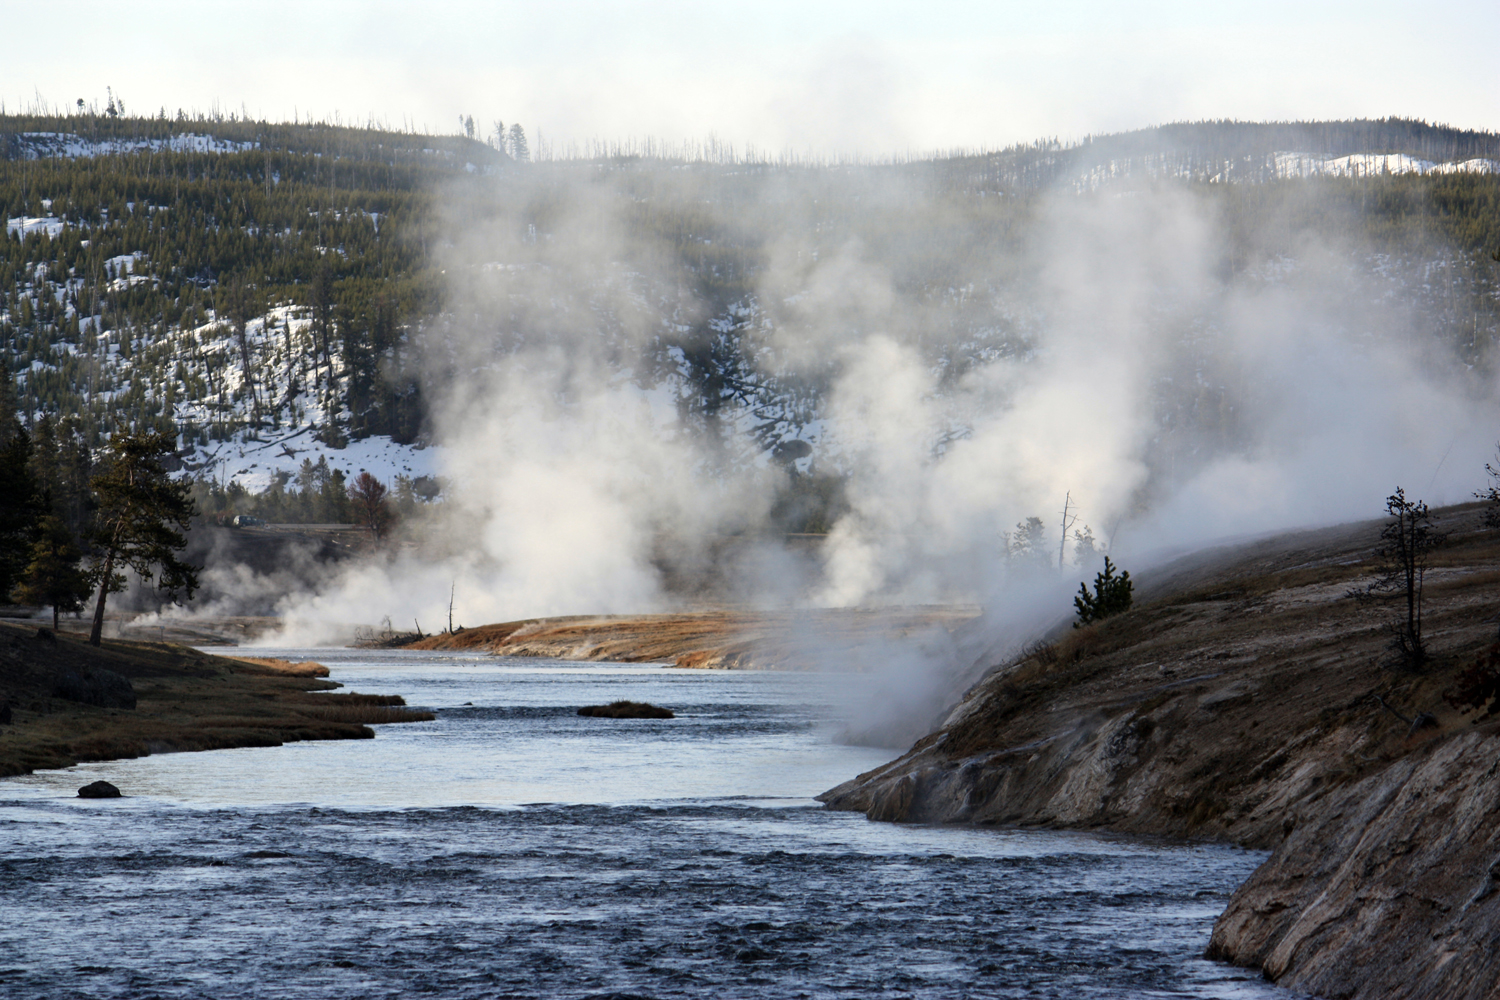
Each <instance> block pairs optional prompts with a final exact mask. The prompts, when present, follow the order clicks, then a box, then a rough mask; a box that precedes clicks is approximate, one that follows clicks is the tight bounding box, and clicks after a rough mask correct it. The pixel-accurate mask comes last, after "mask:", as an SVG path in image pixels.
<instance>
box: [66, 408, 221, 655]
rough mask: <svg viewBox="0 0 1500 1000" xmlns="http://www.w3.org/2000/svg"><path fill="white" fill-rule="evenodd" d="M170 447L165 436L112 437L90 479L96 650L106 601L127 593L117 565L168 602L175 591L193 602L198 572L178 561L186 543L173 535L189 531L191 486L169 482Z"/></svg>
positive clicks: (101, 633)
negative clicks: (94, 512)
mask: <svg viewBox="0 0 1500 1000" xmlns="http://www.w3.org/2000/svg"><path fill="white" fill-rule="evenodd" d="M173 443H174V442H173V440H172V439H171V438H170V437H168V436H167V435H165V434H156V433H146V434H116V435H115V437H114V439H113V440H111V441H110V443H109V460H108V463H107V465H106V467H105V470H104V471H103V472H101V473H100V474H99V475H97V476H95V477H94V481H93V487H94V493H95V495H96V496H97V498H98V502H99V516H98V521H97V524H96V526H95V530H94V541H95V543H96V544H97V545H98V546H99V553H100V554H99V557H98V559H99V564H98V567H97V578H98V581H99V599H98V602H97V603H96V604H95V606H94V627H93V630H92V631H91V632H90V633H89V642H90V643H92V644H93V645H95V646H97V645H99V643H100V640H101V639H102V637H103V635H104V605H105V601H106V599H107V597H108V595H109V594H111V593H118V592H119V591H121V590H124V589H125V576H124V574H122V573H118V572H117V571H116V566H117V565H119V566H128V567H129V568H130V569H133V570H135V572H136V574H137V575H138V576H140V578H141V579H142V581H144V582H146V583H148V584H151V583H154V584H155V586H156V589H157V590H158V591H161V592H163V593H165V594H166V595H167V596H168V597H175V596H176V594H177V592H178V591H183V592H184V593H185V594H186V596H188V597H192V596H193V591H195V590H196V589H197V588H198V569H199V567H196V566H192V565H189V564H188V563H185V562H182V561H181V560H179V559H178V558H177V553H178V552H179V551H181V549H182V548H183V547H184V546H185V545H186V544H187V539H186V538H185V537H183V535H182V533H181V532H180V531H178V530H176V529H178V528H186V527H187V526H188V521H189V520H190V519H191V518H192V516H193V514H194V507H193V498H192V484H191V483H189V482H188V481H187V480H185V479H184V480H174V479H172V478H170V477H169V476H168V475H167V472H166V469H165V468H164V467H163V465H162V459H163V458H164V457H165V456H167V455H169V454H171V452H172V446H173Z"/></svg>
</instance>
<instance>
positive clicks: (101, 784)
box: [78, 781, 120, 799]
mask: <svg viewBox="0 0 1500 1000" xmlns="http://www.w3.org/2000/svg"><path fill="white" fill-rule="evenodd" d="M78 797H79V798H80V799H118V798H119V797H120V790H119V789H118V788H116V787H115V786H114V785H111V784H110V783H109V782H107V781H95V782H92V783H90V784H87V785H84V786H83V787H82V788H80V789H78Z"/></svg>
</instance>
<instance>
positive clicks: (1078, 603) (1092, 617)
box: [1073, 556, 1135, 628]
mask: <svg viewBox="0 0 1500 1000" xmlns="http://www.w3.org/2000/svg"><path fill="white" fill-rule="evenodd" d="M1134 587H1135V584H1133V583H1131V582H1130V572H1129V571H1128V570H1127V571H1125V572H1124V573H1121V574H1120V575H1119V576H1116V575H1115V564H1114V563H1113V562H1111V561H1110V558H1109V556H1105V557H1104V572H1102V573H1100V574H1099V575H1097V576H1095V577H1094V592H1093V593H1092V594H1090V593H1089V588H1088V587H1087V585H1085V584H1082V583H1080V584H1079V585H1078V596H1077V597H1075V598H1073V607H1074V608H1076V609H1077V611H1078V621H1076V622H1074V623H1073V627H1074V628H1082V627H1083V626H1084V625H1087V624H1089V623H1090V622H1097V621H1102V620H1104V619H1105V618H1108V617H1110V616H1111V615H1117V614H1120V613H1121V612H1122V611H1128V610H1130V602H1131V601H1132V600H1133V599H1134V598H1133V597H1132V596H1131V591H1132V590H1133V589H1134Z"/></svg>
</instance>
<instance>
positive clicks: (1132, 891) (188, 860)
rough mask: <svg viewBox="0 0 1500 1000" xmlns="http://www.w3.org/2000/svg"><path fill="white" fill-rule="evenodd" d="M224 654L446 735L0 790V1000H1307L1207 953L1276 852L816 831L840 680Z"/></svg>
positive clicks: (820, 826)
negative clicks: (610, 712)
mask: <svg viewBox="0 0 1500 1000" xmlns="http://www.w3.org/2000/svg"><path fill="white" fill-rule="evenodd" d="M238 652H239V653H240V654H242V655H269V656H285V657H289V658H293V659H297V658H309V659H317V660H318V661H319V662H322V663H325V664H327V665H328V666H329V668H330V669H331V670H332V676H333V679H335V680H338V681H341V682H343V683H344V684H346V685H347V686H348V688H349V689H351V690H356V691H362V692H367V693H399V694H402V695H404V696H406V698H407V701H408V703H410V704H412V705H413V706H420V707H426V708H431V709H432V710H433V711H435V712H436V714H437V719H436V721H433V722H425V723H416V724H406V725H394V726H380V727H376V729H377V732H378V735H377V738H376V739H374V740H357V741H347V742H325V743H299V744H289V745H287V746H284V747H280V748H275V749H246V750H224V751H215V752H211V753H184V754H164V755H157V756H152V757H146V758H143V759H140V760H133V761H116V762H107V763H97V764H86V765H80V766H78V767H75V768H71V769H69V770H67V771H51V772H43V773H39V774H35V775H29V776H26V777H21V778H10V779H5V780H3V781H0V827H3V835H0V913H3V915H4V919H3V921H0V995H3V996H15V997H47V998H72V997H79V998H83V997H88V998H117V997H118V998H123V997H132V998H136V997H139V998H146V997H159V998H173V1000H176V998H194V1000H198V998H204V1000H207V998H213V1000H236V998H262V997H264V998H282V997H296V998H340V1000H343V998H353V997H368V998H387V997H389V998H396V997H403V998H404V997H412V996H433V997H456V998H468V997H476V998H478V997H485V998H489V997H598V998H602V997H616V998H624V997H627V996H635V997H661V998H665V997H717V996H722V997H750V998H761V997H764V998H778V1000H779V998H790V997H944V998H946V997H1058V998H1069V1000H1076V998H1083V997H1101V998H1102V997H1109V998H1118V997H1223V998H1231V997H1232V998H1262V997H1265V998H1270V997H1278V998H1283V1000H1286V998H1289V997H1291V996H1292V994H1290V993H1288V992H1287V991H1284V990H1278V989H1276V988H1274V987H1272V986H1270V985H1268V984H1266V983H1265V982H1263V981H1262V980H1261V979H1260V978H1259V976H1258V975H1257V974H1255V973H1253V972H1250V971H1247V970H1242V969H1237V968H1233V967H1230V966H1225V965H1220V964H1218V963H1213V962H1208V961H1205V960H1204V959H1202V958H1201V957H1200V956H1201V954H1202V951H1203V948H1204V946H1205V945H1206V943H1207V941H1208V935H1209V931H1210V928H1211V926H1212V923H1213V919H1214V917H1215V916H1216V915H1217V914H1218V913H1219V911H1220V910H1221V909H1223V907H1224V904H1225V902H1226V900H1227V898H1228V895H1229V893H1230V892H1231V891H1232V890H1233V889H1234V887H1235V886H1236V885H1238V884H1239V883H1240V882H1241V881H1242V880H1243V879H1244V878H1245V877H1246V876H1247V875H1248V874H1249V873H1250V872H1251V871H1252V870H1253V869H1254V868H1255V867H1256V865H1258V864H1259V863H1260V861H1261V860H1262V859H1263V858H1264V855H1263V854H1260V853H1257V852H1252V851H1244V850H1239V849H1237V848H1232V847H1226V846H1218V845H1201V844H1194V845H1185V844H1175V843H1166V842H1150V841H1142V840H1139V839H1131V838H1122V837H1113V836H1102V835H1096V834H1089V833H1072V832H1038V831H1006V830H976V829H966V828H952V827H922V826H905V825H899V826H898V825H891V824H884V823H871V822H869V821H867V820H866V819H865V818H864V817H863V816H861V815H857V814H850V813H834V812H827V811H825V810H823V809H822V808H821V807H820V806H819V805H818V804H817V803H816V802H814V801H813V800H812V798H811V796H813V795H815V794H816V793H818V792H820V791H822V790H824V789H826V788H828V787H830V786H832V785H834V784H837V783H838V782H840V781H842V780H844V779H846V778H848V777H850V776H852V775H854V774H856V773H859V772H860V771H863V770H867V769H869V768H871V767H873V766H876V765H878V764H880V763H883V762H884V761H885V760H888V759H890V757H891V756H893V755H892V754H891V753H890V752H889V751H880V750H872V749H869V748H861V747H851V746H844V745H840V744H839V743H837V742H836V741H835V736H836V732H837V727H836V725H835V723H834V722H833V720H834V719H835V718H836V717H837V715H838V706H839V705H840V704H841V703H845V702H846V701H847V700H848V698H849V695H850V691H851V688H852V687H854V686H857V684H858V680H857V679H855V678H851V677H849V676H845V675H837V674H811V673H762V672H738V671H735V672H730V671H697V670H678V669H674V668H666V667H659V666H650V665H631V664H610V663H603V664H602V663H567V662H557V661H543V660H516V659H496V658H492V657H487V656H482V655H453V654H446V653H418V652H409V651H372V650H348V649H337V650H329V649H317V650H286V649H277V650H253V649H245V648H241V649H239V650H238ZM616 698H630V699H633V700H640V701H650V702H652V703H654V704H659V705H664V706H667V707H669V708H671V709H673V710H674V711H676V712H677V714H678V717H677V718H675V719H672V720H661V721H649V720H609V719H588V718H580V717H579V716H578V715H577V714H576V710H577V708H578V707H579V706H580V705H586V704H599V703H603V702H607V701H611V700H614V699H616ZM99 778H103V779H106V780H109V781H111V782H113V783H114V784H116V785H118V786H119V787H120V788H121V789H122V790H123V791H124V792H125V794H126V796H128V797H127V798H124V799H118V800H103V801H99V800H83V799H78V798H76V797H75V793H76V791H77V789H78V787H79V786H80V785H83V784H86V783H87V782H89V781H93V780H95V779H99Z"/></svg>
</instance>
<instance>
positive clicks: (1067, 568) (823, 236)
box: [280, 161, 1500, 669]
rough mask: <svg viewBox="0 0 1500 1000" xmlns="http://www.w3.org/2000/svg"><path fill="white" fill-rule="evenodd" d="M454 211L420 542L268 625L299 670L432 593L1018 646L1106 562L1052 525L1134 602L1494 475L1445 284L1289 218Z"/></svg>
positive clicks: (744, 202)
mask: <svg viewBox="0 0 1500 1000" xmlns="http://www.w3.org/2000/svg"><path fill="white" fill-rule="evenodd" d="M1278 190H1281V189H1278ZM1287 190H1292V189H1290V188H1289V189H1287ZM440 205H441V210H442V213H443V223H442V226H441V228H440V232H441V234H442V237H443V239H444V241H445V242H444V243H443V250H442V262H443V264H444V266H445V272H444V273H445V277H446V281H447V294H448V298H447V301H446V302H445V303H444V309H443V311H442V314H441V317H440V320H439V321H437V322H436V323H435V324H434V325H433V326H432V327H431V328H429V329H427V330H425V331H422V334H421V336H420V338H418V340H417V343H418V345H419V346H420V348H421V352H422V353H421V364H422V366H423V368H424V370H425V372H426V385H427V395H428V398H429V399H430V400H432V401H434V406H433V411H434V412H433V421H434V425H433V439H434V441H435V442H437V443H438V444H439V445H440V446H441V448H442V459H441V465H442V474H443V476H444V478H445V480H446V482H447V483H448V490H447V494H446V503H445V505H444V511H443V515H442V519H441V522H440V525H439V528H438V532H437V536H438V538H439V539H440V541H438V542H436V543H434V542H432V541H431V540H429V544H427V545H426V546H425V547H423V548H422V549H421V550H419V551H410V550H406V551H404V553H403V554H400V555H387V556H383V557H380V558H376V559H372V560H368V561H364V562H361V563H358V564H355V565H353V566H351V567H349V568H347V569H346V570H343V571H342V573H341V575H340V576H339V577H338V578H337V579H336V580H333V581H330V582H328V583H327V584H326V585H324V586H323V587H322V588H321V589H319V590H318V591H317V592H316V593H313V594H308V593H301V592H299V593H296V594H294V595H292V596H290V597H288V598H287V599H285V600H283V601H282V602H281V605H280V611H281V612H282V613H283V614H284V615H285V617H286V619H287V633H286V641H289V642H296V641H318V640H319V639H320V638H326V637H330V636H331V635H333V634H334V633H333V632H332V631H331V630H330V628H329V625H330V623H356V622H367V623H370V622H374V621H378V620H379V619H380V618H382V617H383V616H386V615H389V616H390V618H391V619H392V620H393V621H395V622H397V623H398V624H399V623H405V622H409V621H412V620H414V619H415V620H419V621H421V622H424V623H431V622H441V621H444V620H445V619H446V615H447V610H448V603H449V599H450V594H451V595H452V596H453V600H454V614H455V617H456V620H457V621H459V622H462V623H465V624H470V625H472V624H477V623H481V622H490V621H505V620H514V619H517V618H522V617H530V616H542V615H559V614H592V613H633V612H647V611H658V610H666V609H673V608H682V607H699V606H703V604H704V603H705V602H709V603H714V602H731V603H736V604H748V605H751V606H774V607H785V606H792V607H798V606H801V607H830V606H832V607H838V606H854V605H877V604H923V603H945V602H946V603H974V604H982V605H984V606H985V607H986V609H987V611H988V613H989V618H988V627H989V629H990V632H991V637H990V638H991V641H990V642H988V644H987V646H988V648H1000V647H1003V646H1005V645H1006V643H1007V642H1008V643H1009V644H1010V646H1012V647H1013V646H1015V645H1016V644H1018V643H1020V642H1022V641H1024V640H1025V639H1027V638H1029V637H1030V636H1032V635H1034V634H1036V633H1037V632H1039V631H1040V630H1042V629H1045V628H1046V627H1049V626H1050V625H1052V624H1053V623H1055V622H1057V621H1058V620H1059V619H1061V618H1062V617H1064V616H1065V615H1066V613H1067V610H1068V608H1069V606H1070V604H1069V596H1068V595H1069V593H1070V592H1072V591H1074V590H1076V587H1077V583H1078V581H1079V580H1080V579H1087V578H1091V577H1092V574H1093V573H1094V572H1095V571H1097V569H1098V568H1099V567H1098V556H1097V555H1095V554H1091V553H1090V552H1089V551H1087V549H1086V548H1084V549H1081V548H1080V546H1079V543H1078V540H1077V538H1076V537H1075V536H1074V535H1073V534H1072V533H1070V534H1069V536H1068V537H1067V538H1064V537H1063V536H1062V532H1061V524H1060V521H1061V511H1062V508H1063V504H1064V500H1065V498H1067V500H1068V501H1069V503H1070V504H1071V506H1070V508H1069V509H1070V511H1071V512H1072V513H1073V514H1075V515H1076V517H1077V522H1076V524H1074V525H1073V530H1074V531H1077V530H1079V529H1085V528H1086V529H1087V530H1089V531H1090V532H1092V535H1093V538H1094V539H1095V540H1096V543H1097V545H1098V547H1099V548H1101V549H1108V550H1109V551H1110V552H1111V553H1112V554H1113V555H1114V557H1115V559H1116V562H1117V563H1122V564H1124V565H1126V566H1127V568H1131V569H1132V570H1134V571H1135V572H1136V574H1137V575H1138V574H1139V572H1140V571H1141V570H1142V569H1144V568H1146V567H1147V566H1148V564H1149V560H1150V559H1152V558H1156V557H1157V556H1158V555H1159V554H1161V553H1164V552H1175V551H1182V550H1183V549H1184V548H1186V547H1191V546H1193V545H1197V544H1202V543H1205V542H1210V541H1213V540H1220V539H1226V538H1235V537H1243V536H1247V535H1252V534H1256V533H1262V532H1267V531H1273V530H1277V529H1285V528H1293V527H1301V526H1310V525H1316V524H1326V523H1331V522H1337V521H1340V520H1348V519H1355V518H1363V517H1369V516H1373V515H1375V514H1378V513H1379V511H1380V509H1381V504H1382V500H1383V498H1384V497H1385V496H1386V495H1387V494H1388V493H1390V492H1391V491H1392V490H1394V488H1395V487H1397V486H1403V487H1405V488H1406V489H1407V490H1408V493H1409V494H1410V495H1415V496H1420V497H1421V498H1422V499H1425V500H1427V501H1428V502H1429V503H1431V504H1433V505H1438V504H1442V503H1447V502H1456V501H1460V500H1463V499H1465V498H1467V496H1468V495H1469V493H1470V492H1471V491H1472V490H1473V489H1475V488H1476V487H1477V486H1478V485H1479V484H1480V481H1481V480H1482V477H1483V471H1482V470H1483V465H1484V462H1485V459H1486V458H1487V457H1488V456H1490V455H1491V453H1492V451H1493V448H1494V441H1493V440H1492V438H1493V433H1492V431H1491V430H1490V428H1492V427H1494V426H1496V421H1495V417H1496V416H1497V415H1500V414H1497V406H1496V394H1495V392H1494V382H1493V376H1492V375H1491V374H1490V373H1489V369H1488V368H1487V367H1486V364H1485V363H1484V362H1483V358H1482V357H1480V356H1479V353H1478V347H1477V346H1476V342H1475V341H1474V340H1473V338H1472V337H1471V338H1470V341H1469V342H1468V343H1467V344H1465V343H1463V342H1462V337H1460V336H1458V334H1456V333H1455V328H1454V327H1453V325H1452V323H1451V322H1449V320H1451V316H1450V315H1449V314H1451V313H1452V312H1453V311H1454V308H1452V307H1451V303H1450V306H1449V307H1447V311H1446V312H1444V311H1443V310H1439V309H1436V308H1434V307H1433V303H1434V302H1435V301H1437V299H1436V298H1434V296H1437V295H1438V292H1435V291H1434V289H1435V288H1437V287H1439V286H1440V283H1441V281H1442V280H1443V273H1444V269H1445V268H1446V269H1448V272H1449V273H1448V276H1447V279H1446V280H1447V281H1448V283H1449V288H1450V297H1451V287H1452V282H1453V278H1452V274H1451V271H1452V269H1453V267H1455V266H1456V265H1455V261H1456V260H1457V258H1456V256H1455V255H1454V254H1453V253H1451V252H1450V251H1448V250H1446V249H1445V248H1443V247H1441V246H1437V247H1434V246H1430V245H1428V246H1423V247H1414V248H1411V249H1410V250H1409V252H1406V251H1403V252H1397V251H1392V250H1391V249H1390V248H1389V247H1384V248H1382V249H1381V250H1380V252H1376V248H1374V247H1372V246H1369V245H1366V244H1365V243H1364V242H1363V240H1364V237H1363V236H1362V235H1361V234H1362V232H1363V231H1362V230H1361V229H1360V226H1359V224H1358V219H1357V218H1355V217H1354V216H1353V215H1352V214H1350V213H1347V212H1345V213H1344V214H1343V215H1340V213H1339V212H1338V211H1335V210H1334V209H1332V208H1330V207H1328V206H1324V205H1320V204H1318V203H1317V198H1316V194H1315V191H1314V189H1312V188H1308V189H1307V190H1306V191H1305V192H1304V193H1303V194H1300V195H1299V194H1296V193H1295V191H1293V193H1290V194H1285V195H1284V196H1280V200H1279V201H1278V200H1276V199H1273V198H1267V199H1265V200H1264V203H1263V204H1259V205H1255V204H1252V205H1251V206H1250V207H1247V206H1246V204H1245V202H1244V200H1243V199H1242V200H1240V201H1236V200H1235V199H1234V198H1231V197H1229V196H1228V195H1220V194H1219V193H1217V192H1215V191H1213V190H1211V189H1205V188H1203V187H1198V188H1190V187H1186V186H1175V185H1171V184H1144V185H1134V186H1118V187H1115V188H1104V189H1100V190H1099V191H1096V192H1093V193H1088V194H1076V193H1073V192H1053V193H1049V194H1041V195H1035V196H1026V197H1023V198H1011V199H1010V201H1006V199H1005V198H1004V197H1001V198H998V199H997V198H990V199H988V200H983V199H981V200H980V203H974V199H972V198H970V199H969V200H968V201H963V200H961V199H956V198H955V196H953V195H952V194H951V193H945V192H942V191H939V190H936V189H935V188H934V187H932V186H931V185H929V184H927V183H926V182H924V181H923V179H922V178H921V176H920V175H917V174H911V173H908V174H902V173H899V172H897V171H894V170H885V171H882V170H878V169H874V168H868V169H848V170H837V169H832V168H830V169H826V170H812V169H809V170H802V171H794V170H774V169H769V168H766V169H763V170H758V171H757V170H756V169H752V168H748V167H747V168H743V169H742V170H735V169H731V168H724V167H708V166H706V165H699V166H697V167H693V166H684V167H681V168H673V167H671V166H670V165H668V164H653V163H651V162H649V161H643V162H641V163H631V162H621V163H617V164H608V163H601V164H590V165H584V164H573V165H568V164H555V165H547V166H544V165H537V166H536V167H535V169H533V170H531V171H527V172H521V173H517V174H513V175H510V176H507V177H502V178H498V179H496V178H487V179H475V180H473V181H472V182H469V183H467V184H466V185H464V186H455V187H454V188H453V189H451V190H449V191H446V192H443V193H442V197H441V199H440ZM1309 220H1311V221H1309ZM1440 314H1441V315H1440ZM1445 317H1446V318H1445ZM1445 324H1446V325H1445ZM1460 332H1462V331H1460ZM798 442H801V443H803V444H799V445H798V448H800V449H801V450H802V452H805V454H802V457H798V458H793V459H790V460H788V459H781V458H778V457H776V456H778V455H782V454H790V455H796V454H800V453H801V452H795V451H794V452H786V451H785V449H786V447H787V445H788V443H798ZM778 446H779V447H780V449H781V450H779V451H778V450H777V449H778ZM814 482H823V483H827V482H835V483H836V484H837V497H836V499H837V503H832V504H829V505H828V507H827V511H826V512H827V514H828V519H827V521H828V523H826V524H824V525H822V526H821V529H820V530H822V529H826V530H828V535H827V538H826V541H825V542H823V543H822V544H821V545H820V546H818V547H817V548H816V549H815V550H814V551H813V553H812V554H808V553H807V552H806V551H803V552H800V553H793V552H791V551H789V550H788V548H787V546H786V543H785V542H784V540H783V535H784V532H785V531H787V530H799V529H798V526H797V525H796V524H794V523H792V522H788V521H787V520H785V518H782V517H780V515H779V514H778V511H782V510H784V509H785V504H786V499H787V497H788V496H789V495H792V494H795V492H796V489H797V488H798V483H800V484H801V486H802V487H806V485H807V484H808V483H814ZM1031 517H1038V518H1040V519H1041V521H1042V534H1041V535H1040V536H1039V538H1040V543H1039V544H1037V545H1033V546H1032V547H1030V548H1029V549H1028V548H1025V547H1024V546H1021V547H1020V549H1021V550H1020V551H1018V544H1017V543H1018V541H1019V535H1018V526H1020V525H1021V523H1022V522H1023V521H1025V519H1027V518H1031ZM778 518H780V519H778ZM789 525H790V527H789ZM1059 558H1060V561H1061V563H1062V564H1063V568H1062V569H1061V571H1059V569H1058V565H1059ZM1049 562H1050V564H1051V567H1052V568H1051V569H1050V570H1049V569H1046V568H1045V565H1046V564H1047V563H1049ZM429 627H430V626H429ZM891 659H892V660H903V662H904V661H905V660H910V659H912V657H910V656H908V655H906V654H904V653H900V652H893V654H892V657H891ZM917 659H920V657H918V658H917ZM963 666H967V664H963ZM903 669H905V668H903Z"/></svg>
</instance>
